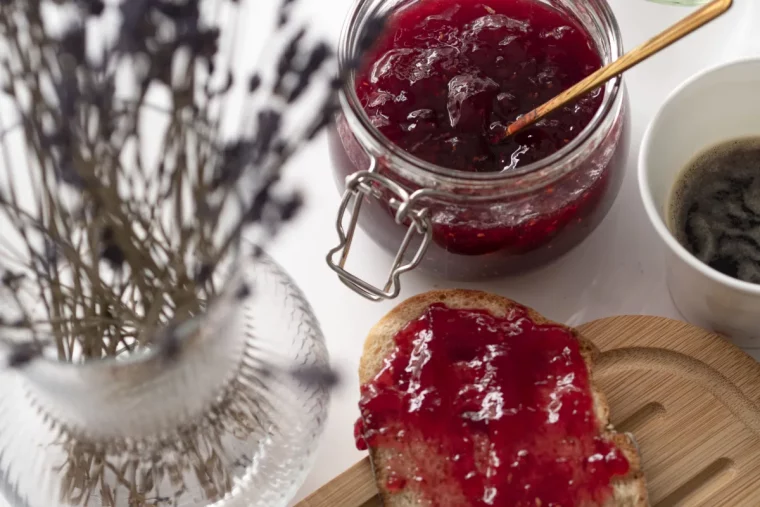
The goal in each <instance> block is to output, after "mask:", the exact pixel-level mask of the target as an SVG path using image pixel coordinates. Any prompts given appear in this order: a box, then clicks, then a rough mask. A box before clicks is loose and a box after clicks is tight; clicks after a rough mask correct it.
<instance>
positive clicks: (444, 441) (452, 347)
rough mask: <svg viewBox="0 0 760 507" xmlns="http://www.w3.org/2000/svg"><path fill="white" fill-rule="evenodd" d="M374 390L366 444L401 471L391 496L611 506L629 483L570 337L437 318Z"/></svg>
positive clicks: (402, 335)
mask: <svg viewBox="0 0 760 507" xmlns="http://www.w3.org/2000/svg"><path fill="white" fill-rule="evenodd" d="M395 344H396V348H395V350H394V351H393V352H392V353H391V354H390V355H389V356H388V358H386V360H385V366H384V368H383V369H382V371H380V373H379V374H378V375H377V377H375V378H374V379H373V380H372V382H370V383H368V384H366V385H364V386H362V395H361V401H360V403H359V406H360V409H361V414H362V419H361V420H360V421H359V422H358V423H357V427H356V433H357V443H358V446H359V448H360V449H361V448H363V446H364V445H365V444H369V445H370V446H373V447H382V448H383V449H385V450H386V451H391V452H396V453H398V454H400V455H403V460H402V459H391V460H390V461H389V463H388V470H386V473H385V474H381V475H383V476H385V477H387V478H388V481H389V484H388V488H389V490H391V491H397V490H399V489H403V488H409V489H411V490H413V491H414V492H415V493H416V494H417V495H419V496H420V497H422V498H423V499H424V500H426V501H427V502H429V503H430V505H435V506H438V507H444V506H462V505H471V506H475V507H480V506H483V507H485V506H505V507H506V506H510V507H514V506H531V507H535V506H537V505H542V506H549V505H551V506H554V507H561V506H577V505H604V504H605V501H606V500H608V499H609V498H610V496H611V494H612V488H611V486H610V481H611V480H612V479H613V478H614V477H616V476H623V475H625V474H627V473H628V470H629V463H628V461H627V460H626V458H625V457H624V456H623V454H622V453H621V452H620V451H619V450H618V449H617V447H616V446H615V445H614V444H613V443H612V442H611V441H609V440H607V439H605V438H603V437H600V436H599V435H598V433H599V428H598V427H597V421H596V419H595V416H594V411H593V399H592V396H591V392H590V385H589V372H588V369H587V367H586V363H585V362H584V360H583V357H582V356H581V353H580V350H579V344H578V341H577V340H576V338H575V337H574V335H573V334H572V333H571V332H570V331H568V330H567V329H565V328H563V327H560V326H557V325H552V324H536V323H535V322H534V321H533V320H531V318H530V317H529V315H528V312H527V310H526V309H525V308H523V307H513V308H510V309H508V310H507V311H506V315H505V316H504V317H495V316H493V315H492V314H490V313H489V312H486V311H481V310H456V309H451V308H448V307H447V306H445V305H443V304H435V305H432V306H430V307H429V308H428V309H427V310H426V311H425V312H424V313H423V315H422V316H421V317H420V318H418V319H417V320H415V321H412V322H410V323H409V324H408V325H407V326H406V327H405V328H404V329H402V330H401V331H400V332H399V333H398V334H397V335H396V336H395Z"/></svg>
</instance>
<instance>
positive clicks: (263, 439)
mask: <svg viewBox="0 0 760 507" xmlns="http://www.w3.org/2000/svg"><path fill="white" fill-rule="evenodd" d="M176 333H177V335H178V340H177V344H176V350H174V352H173V353H172V354H170V355H167V353H166V351H165V350H164V351H158V350H152V351H151V350H147V351H144V352H138V353H134V354H130V355H128V356H127V357H126V358H118V359H107V360H99V361H89V362H85V363H81V364H75V363H64V362H57V361H56V360H54V359H49V358H41V359H37V360H34V361H31V362H30V363H29V364H27V365H26V366H24V367H22V368H17V369H6V370H4V371H3V372H2V373H0V498H1V497H5V500H6V501H7V503H8V505H9V506H10V507H59V506H60V507H64V506H65V507H69V506H82V507H84V506H89V507H101V506H103V507H170V506H171V507H175V506H176V507H189V506H218V507H222V506H224V507H233V506H235V507H258V506H260V507H277V506H284V505H286V504H287V502H288V501H289V500H290V499H291V498H292V496H293V495H294V494H295V491H296V489H297V488H298V487H299V486H300V484H301V482H302V480H303V479H304V477H305V475H306V473H307V471H308V469H309V467H310V465H311V463H312V458H313V456H314V450H315V447H316V444H317V440H318V437H319V436H320V433H321V431H322V427H323V424H324V421H325V415H326V410H327V405H328V393H327V389H326V386H325V385H323V384H322V383H321V381H315V379H314V378H313V375H309V372H310V371H312V372H313V371H318V369H320V368H321V369H324V368H326V367H327V362H328V359H327V352H326V349H325V345H324V341H323V337H322V334H321V332H320V329H319V326H318V324H317V321H316V319H315V318H314V316H313V314H312V311H311V309H310V306H309V304H308V303H307V301H306V300H305V299H304V297H303V295H302V294H301V292H300V291H299V289H298V288H297V287H296V286H295V284H294V283H293V281H292V280H291V279H290V278H289V277H288V276H287V275H286V274H285V273H284V272H283V270H282V269H280V268H279V267H278V266H277V265H276V264H275V263H274V261H272V260H271V259H270V258H268V257H266V256H265V255H261V256H254V255H253V254H246V255H243V256H241V257H240V258H239V259H238V262H237V268H236V269H235V271H234V273H233V276H232V277H231V278H230V282H229V283H227V285H226V287H225V290H224V291H223V293H221V294H220V296H219V297H218V298H217V299H216V300H215V301H214V302H213V304H212V305H211V306H210V307H209V308H208V309H207V311H206V312H205V313H204V314H203V316H202V317H199V318H195V319H194V320H191V321H187V322H184V323H182V324H181V325H180V326H179V327H178V328H177V330H176ZM294 368H297V369H296V370H295V371H294ZM315 369H317V370H315ZM301 373H304V374H301ZM1 503H2V502H1V501H0V504H1Z"/></svg>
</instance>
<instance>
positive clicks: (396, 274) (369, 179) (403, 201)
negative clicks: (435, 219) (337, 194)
mask: <svg viewBox="0 0 760 507" xmlns="http://www.w3.org/2000/svg"><path fill="white" fill-rule="evenodd" d="M370 158H371V162H370V167H369V169H368V170H367V171H360V172H357V173H354V174H352V175H350V176H348V177H347V178H346V191H345V193H344V194H343V200H342V202H341V204H340V208H339V210H338V220H337V222H336V228H337V230H338V237H339V239H340V243H339V244H338V246H336V247H335V248H333V249H332V250H330V252H329V253H328V254H327V264H328V265H329V266H330V268H332V270H333V271H335V272H336V273H337V274H338V276H339V277H340V280H341V281H342V282H343V283H344V284H346V285H347V286H348V287H350V288H351V289H352V290H354V291H355V292H356V293H358V294H360V295H362V296H364V297H365V298H367V299H370V300H372V301H382V300H384V299H393V298H395V297H396V296H398V295H399V292H400V291H401V284H400V282H399V278H400V277H401V275H402V274H403V273H406V272H407V271H410V270H412V269H414V268H415V267H417V265H418V264H419V263H420V261H422V258H423V257H424V256H425V252H426V251H427V248H428V245H429V244H430V240H431V239H432V237H433V229H432V226H431V224H430V218H429V217H428V209H427V208H419V209H417V208H416V207H415V204H416V202H415V201H416V200H417V196H418V195H420V193H421V192H422V191H418V192H419V193H418V192H415V193H413V194H412V195H409V193H408V192H407V191H406V190H405V189H404V188H403V187H401V186H400V185H399V184H397V183H396V182H394V181H392V180H390V179H388V178H386V177H385V176H382V175H380V174H377V159H376V158H375V157H370ZM378 186H379V187H384V188H385V189H387V190H389V191H390V193H391V198H390V199H389V201H388V204H390V206H391V209H393V210H394V211H395V212H396V215H395V221H396V223H397V224H399V225H403V224H404V222H405V221H407V219H408V220H409V228H408V229H407V231H406V234H405V235H404V239H403V241H402V242H401V246H400V247H399V249H398V252H397V253H396V258H395V259H394V261H393V265H392V266H391V269H390V272H389V274H388V279H387V280H386V282H385V285H384V287H383V288H382V289H381V288H379V287H376V286H374V285H372V284H370V283H368V282H366V281H364V280H362V279H361V278H359V277H357V276H356V275H354V274H352V273H350V272H348V271H347V270H346V269H345V266H346V260H347V259H348V252H349V250H350V249H351V242H352V241H353V239H354V233H355V232H356V225H357V223H358V221H359V212H360V211H361V208H362V204H363V202H364V199H365V198H372V199H378V200H383V199H384V198H385V195H384V193H383V192H382V191H381V190H380V188H378ZM349 206H351V220H350V222H349V223H348V229H347V230H344V228H343V220H344V218H345V215H346V211H347V210H348V208H349ZM417 234H419V235H421V236H422V242H421V243H420V246H419V248H418V249H417V252H416V253H415V255H414V257H413V258H412V260H411V261H409V262H407V263H406V264H404V263H403V262H404V256H405V254H406V252H407V250H408V249H409V245H410V244H411V242H412V239H413V238H414V236H415V235H417ZM338 253H340V258H339V260H338V262H337V263H336V262H335V255H336V254H338Z"/></svg>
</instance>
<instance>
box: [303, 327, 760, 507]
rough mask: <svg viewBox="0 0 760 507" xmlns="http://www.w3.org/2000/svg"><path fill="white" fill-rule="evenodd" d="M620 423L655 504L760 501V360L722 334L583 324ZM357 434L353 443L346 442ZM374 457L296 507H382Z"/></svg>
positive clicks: (728, 506) (733, 505)
mask: <svg viewBox="0 0 760 507" xmlns="http://www.w3.org/2000/svg"><path fill="white" fill-rule="evenodd" d="M580 330H581V332H582V333H583V334H584V335H585V336H587V337H588V338H589V339H591V340H592V341H593V342H594V343H595V344H596V345H597V347H599V349H600V350H601V351H602V354H601V356H600V357H599V359H598V361H597V365H596V367H595V369H594V378H595V380H596V381H597V382H598V383H599V385H600V387H601V388H602V390H603V391H604V392H605V394H606V395H607V398H608V401H609V404H610V407H611V412H612V422H613V424H615V425H616V426H617V427H618V430H620V431H631V432H633V433H634V434H635V437H636V441H637V443H638V445H639V447H640V449H641V454H642V458H643V463H644V473H645V474H646V478H647V483H648V489H649V496H650V502H651V505H652V507H691V506H704V507H723V506H725V507H757V506H758V505H760V408H759V407H760V364H759V363H757V362H756V361H755V360H754V359H752V358H751V357H749V356H748V355H746V354H745V353H744V352H742V351H741V350H739V349H738V348H736V347H735V346H733V345H731V344H730V343H728V342H727V341H725V340H724V339H723V338H721V337H719V336H717V335H714V334H712V333H710V332H708V331H705V330H703V329H700V328H697V327H694V326H692V325H690V324H686V323H683V322H678V321H674V320H670V319H665V318H660V317H643V316H624V317H612V318H608V319H602V320H598V321H595V322H591V323H589V324H586V325H584V326H581V327H580ZM347 438H348V437H347ZM375 495H376V489H375V483H374V478H373V476H372V469H371V466H370V463H369V460H368V459H365V460H362V461H361V462H359V463H357V464H356V465H354V466H353V467H352V468H351V469H349V470H348V471H346V472H345V473H343V474H342V475H340V476H339V477H337V478H336V479H334V480H333V481H331V482H330V483H329V484H327V485H325V486H324V487H322V488H321V489H320V490H318V491H317V492H315V493H314V494H312V495H311V496H310V497H308V498H307V499H305V500H304V501H303V502H301V503H299V504H298V506H297V507H377V506H379V505H380V504H379V500H378V499H377V498H376V497H375Z"/></svg>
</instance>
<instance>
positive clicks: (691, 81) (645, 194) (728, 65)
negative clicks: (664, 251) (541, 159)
mask: <svg viewBox="0 0 760 507" xmlns="http://www.w3.org/2000/svg"><path fill="white" fill-rule="evenodd" d="M746 65H760V56H749V57H743V58H739V59H736V60H732V61H730V62H723V63H719V64H717V65H713V66H711V67H708V68H706V69H704V70H702V71H700V72H698V73H696V74H694V75H693V76H691V77H689V78H687V79H686V80H685V81H684V82H682V83H681V84H680V85H678V86H677V87H676V88H675V89H674V90H673V91H672V92H670V94H669V95H668V97H667V98H666V99H665V101H664V102H663V103H662V105H661V106H660V107H659V108H658V110H657V112H656V113H655V115H654V117H653V118H652V120H651V121H650V123H649V125H648V127H647V129H646V131H645V133H644V137H643V138H642V140H641V147H640V150H639V160H638V183H639V193H640V195H641V200H642V202H643V204H644V210H645V211H646V214H647V218H648V219H649V222H650V223H651V224H652V225H653V226H654V229H655V231H657V234H658V235H659V236H660V239H661V240H662V241H663V242H664V243H665V244H666V245H667V246H668V248H669V249H670V251H671V252H672V253H673V254H675V255H676V256H677V257H678V258H679V260H681V261H682V262H685V263H686V264H687V265H689V266H690V267H691V268H692V269H694V270H696V271H697V272H699V273H701V274H702V275H703V276H705V277H707V278H709V279H710V280H712V281H713V282H715V283H717V284H720V285H722V286H726V287H729V288H731V289H734V290H736V291H739V292H742V293H746V294H752V295H755V296H760V284H754V283H750V282H745V281H742V280H738V279H736V278H733V277H730V276H728V275H725V274H723V273H721V272H720V271H718V270H716V269H713V268H711V267H710V266H708V265H707V264H704V263H703V262H701V261H700V260H699V259H697V258H696V257H695V256H694V255H692V254H691V252H689V251H688V250H687V249H686V248H685V247H684V246H683V245H681V243H679V242H678V240H676V238H675V237H674V236H673V234H672V233H671V232H670V230H669V229H668V226H667V225H666V224H665V222H664V221H663V219H662V216H661V214H660V212H659V211H658V208H657V206H656V205H655V202H654V198H653V197H652V191H651V185H650V181H649V171H650V166H649V160H650V158H651V148H652V144H653V138H654V132H655V130H656V129H657V127H658V126H659V124H660V123H661V121H662V118H663V117H664V115H665V112H666V110H667V109H668V108H669V107H670V106H671V105H672V104H673V102H674V101H675V100H676V99H677V98H679V97H680V96H681V95H683V94H684V92H686V91H687V90H689V89H690V88H692V87H693V86H694V85H696V84H698V83H700V82H702V81H703V80H705V79H706V78H708V77H711V76H714V75H717V74H723V73H726V72H727V71H730V70H731V69H733V68H735V67H742V66H746ZM758 81H760V75H758ZM758 135H760V132H758ZM702 148H707V147H706V146H705V147H702Z"/></svg>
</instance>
